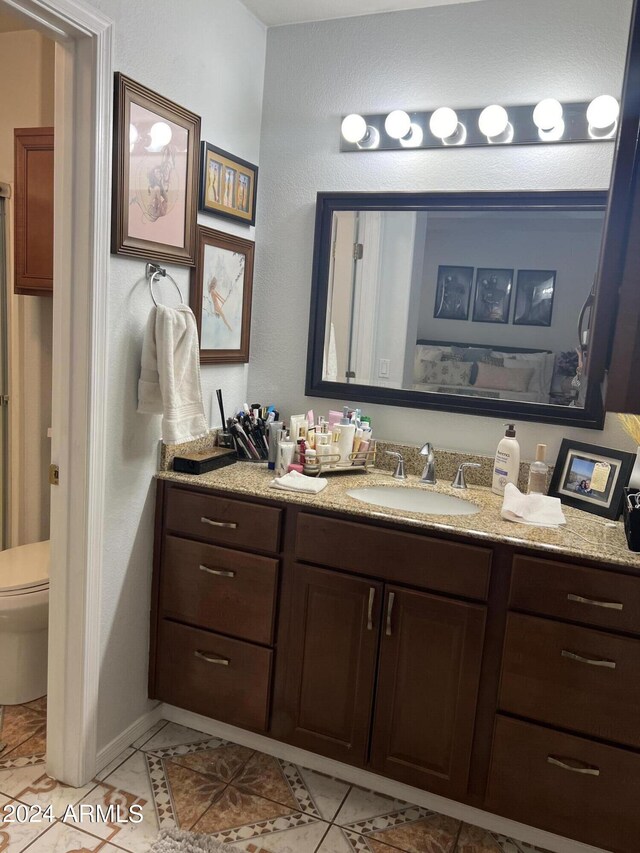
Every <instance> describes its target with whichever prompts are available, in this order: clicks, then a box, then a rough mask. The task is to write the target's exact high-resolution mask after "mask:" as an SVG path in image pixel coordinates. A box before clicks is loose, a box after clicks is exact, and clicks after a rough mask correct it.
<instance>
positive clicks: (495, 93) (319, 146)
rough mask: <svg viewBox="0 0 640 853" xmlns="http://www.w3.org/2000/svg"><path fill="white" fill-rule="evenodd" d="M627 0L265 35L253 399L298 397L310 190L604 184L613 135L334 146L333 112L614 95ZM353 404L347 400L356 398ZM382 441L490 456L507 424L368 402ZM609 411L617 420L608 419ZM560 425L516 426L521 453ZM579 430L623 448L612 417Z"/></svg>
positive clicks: (462, 10) (545, 2) (494, 5)
mask: <svg viewBox="0 0 640 853" xmlns="http://www.w3.org/2000/svg"><path fill="white" fill-rule="evenodd" d="M630 6H631V3H630V0H609V2H607V3H604V2H601V0H563V2H562V3H558V2H557V0H537V2H536V3H531V2H528V0H485V2H482V3H471V4H464V5H460V6H455V5H453V6H444V7H437V8H431V9H424V10H415V11H405V12H395V13H391V14H388V15H374V16H369V17H360V18H350V19H347V20H342V21H325V22H322V23H314V24H300V25H295V26H289V27H279V28H275V29H271V30H269V34H268V47H267V70H266V78H265V98H264V105H263V125H262V147H261V152H260V163H261V167H260V171H261V176H260V187H259V193H258V194H259V201H258V231H259V235H260V237H259V244H258V253H257V260H256V282H255V295H254V323H253V347H252V358H251V368H250V373H249V396H251V397H252V398H261V399H263V400H264V399H267V398H268V399H269V400H270V401H271V400H273V401H277V402H278V403H279V404H280V407H281V409H282V410H284V411H285V412H292V411H294V410H296V411H303V410H304V411H306V410H307V409H308V408H309V407H314V409H315V410H316V411H324V410H326V409H328V408H329V406H330V404H331V401H329V400H322V399H319V398H315V399H312V398H305V397H304V375H305V363H306V350H307V323H308V315H309V295H310V282H311V265H312V250H313V229H314V209H315V196H316V192H317V191H319V190H325V191H331V190H354V191H355V190H365V191H366V190H370V191H377V190H410V189H413V190H513V189H531V190H534V189H602V188H606V187H607V186H608V184H609V176H610V166H611V154H612V150H613V146H612V145H610V144H602V145H566V146H559V147H557V148H552V147H549V148H544V147H542V146H539V147H528V148H527V147H514V148H495V149H491V148H480V149H468V150H460V149H457V150H452V149H448V150H442V151H440V150H438V151H427V152H424V151H415V152H408V151H403V152H374V153H371V154H341V153H340V152H339V126H340V116H341V115H343V114H345V113H349V112H353V111H356V112H365V113H366V112H385V111H387V110H390V109H392V108H394V107H406V108H408V109H421V108H423V109H427V108H429V107H435V106H438V105H449V106H452V107H454V108H455V107H463V106H473V105H478V104H480V105H482V104H486V103H489V102H491V101H493V100H495V99H497V100H499V101H501V102H503V103H507V104H508V103H516V104H517V103H530V102H536V101H537V100H538V99H540V98H542V97H548V96H551V95H553V96H555V97H558V98H559V99H561V100H562V99H567V100H589V99H590V98H592V97H593V96H594V95H596V94H599V93H601V92H610V93H612V94H614V95H617V94H619V92H620V86H621V80H622V73H623V68H624V55H625V50H626V41H627V30H628V23H629V14H630ZM351 402H356V401H351ZM367 409H368V410H369V411H370V413H371V414H372V416H373V418H374V432H375V434H377V435H378V436H380V437H385V438H396V439H400V440H404V441H414V442H419V441H423V440H425V439H427V438H428V439H430V440H431V441H433V442H434V443H435V445H436V447H442V448H448V449H452V450H456V449H460V450H462V449H464V450H474V451H477V452H481V453H493V452H494V451H495V447H496V444H497V441H498V439H499V437H500V436H501V434H502V431H503V430H502V426H501V421H499V420H496V419H491V418H482V419H481V418H476V417H473V416H461V415H446V414H438V413H435V412H430V411H428V410H414V409H399V408H393V407H386V406H367ZM609 420H611V419H609ZM567 432H568V430H567V429H566V428H559V427H557V428H551V427H549V426H547V425H537V424H530V425H523V426H522V429H521V431H520V436H521V440H522V444H523V451H524V453H525V455H527V454H531V453H532V451H533V448H534V445H535V443H536V442H537V441H542V440H544V441H547V442H548V444H549V445H550V447H551V451H552V452H555V450H556V449H557V447H558V446H559V443H560V440H561V438H562V436H563V435H564V434H566V433H567ZM580 433H582V434H583V437H586V439H587V440H592V441H602V443H605V444H606V443H607V442H609V443H611V444H619V445H620V446H622V441H623V440H621V433H620V432H619V430H618V429H617V427H616V425H615V424H613V423H611V424H610V425H609V423H608V425H607V429H606V430H605V433H604V434H601V433H593V432H591V431H575V432H574V434H575V435H576V436H578V435H580Z"/></svg>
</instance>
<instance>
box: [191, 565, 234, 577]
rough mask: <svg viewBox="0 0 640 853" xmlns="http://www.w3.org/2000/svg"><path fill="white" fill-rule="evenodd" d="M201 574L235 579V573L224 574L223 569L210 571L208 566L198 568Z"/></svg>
mask: <svg viewBox="0 0 640 853" xmlns="http://www.w3.org/2000/svg"><path fill="white" fill-rule="evenodd" d="M198 568H199V569H200V571H201V572H208V573H209V574H210V575H217V577H220V578H235V576H236V573H235V572H226V571H224V569H210V568H209V566H198Z"/></svg>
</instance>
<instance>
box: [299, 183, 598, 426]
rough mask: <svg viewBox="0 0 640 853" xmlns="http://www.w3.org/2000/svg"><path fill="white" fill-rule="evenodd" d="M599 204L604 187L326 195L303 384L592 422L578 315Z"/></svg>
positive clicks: (319, 391)
mask: <svg viewBox="0 0 640 853" xmlns="http://www.w3.org/2000/svg"><path fill="white" fill-rule="evenodd" d="M605 206H606V193H605V192H573V193H569V192H549V193H501V194H496V193H475V194H455V193H454V194H427V193H425V194H419V195H415V194H385V195H374V194H369V193H360V194H354V195H348V194H342V193H338V194H319V196H318V208H317V220H316V246H315V252H316V255H315V268H314V287H313V299H312V307H311V338H310V345H309V359H308V372H307V393H308V394H311V395H317V396H327V397H335V398H339V397H348V398H349V399H350V400H352V399H353V400H354V401H360V400H362V401H368V402H379V403H391V404H396V405H405V406H415V407H416V408H420V407H425V408H443V409H448V410H453V411H469V412H476V413H478V414H498V415H505V416H517V417H520V418H522V419H528V420H549V421H552V422H553V421H555V422H558V423H576V422H580V423H582V424H583V425H584V426H597V425H598V424H599V423H601V418H602V406H601V401H600V394H599V389H597V388H592V389H590V388H589V383H588V382H587V373H588V371H587V369H586V367H587V358H588V351H587V350H586V348H585V347H584V346H582V347H581V342H580V340H579V333H578V318H579V315H580V311H581V308H582V306H583V305H584V303H585V301H586V300H587V298H588V297H589V294H590V291H591V289H592V287H593V284H594V280H595V278H596V274H597V269H598V262H599V257H600V246H601V242H602V232H603V225H604V217H605ZM582 344H584V341H583V342H582ZM593 384H594V385H596V384H597V383H593ZM342 386H346V387H342Z"/></svg>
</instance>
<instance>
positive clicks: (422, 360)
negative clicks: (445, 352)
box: [413, 346, 442, 382]
mask: <svg viewBox="0 0 640 853" xmlns="http://www.w3.org/2000/svg"><path fill="white" fill-rule="evenodd" d="M441 358H442V353H441V352H440V351H439V350H434V349H432V347H423V346H417V347H416V352H415V356H414V358H413V381H414V382H424V379H423V376H424V366H425V364H430V363H435V362H438V361H440V359H441Z"/></svg>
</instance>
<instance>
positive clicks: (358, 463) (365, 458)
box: [304, 447, 376, 477]
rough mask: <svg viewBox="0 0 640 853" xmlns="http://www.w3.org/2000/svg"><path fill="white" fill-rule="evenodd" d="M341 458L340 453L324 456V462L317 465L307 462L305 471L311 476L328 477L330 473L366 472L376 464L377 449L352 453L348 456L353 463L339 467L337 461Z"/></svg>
mask: <svg viewBox="0 0 640 853" xmlns="http://www.w3.org/2000/svg"><path fill="white" fill-rule="evenodd" d="M316 458H317V457H316ZM340 458H341V457H340V454H339V453H332V454H330V455H327V456H323V457H322V462H321V463H319V464H317V465H313V466H311V465H309V464H308V463H307V464H306V465H305V467H304V473H305V474H306V475H307V476H309V477H326V476H327V475H328V474H366V473H367V471H368V470H369V469H370V468H373V466H374V464H375V461H376V449H375V447H373V448H372V449H371V450H365V451H356V452H355V453H350V454H349V456H348V457H347V458H348V459H349V461H350V463H351V464H350V465H341V466H340V467H337V466H336V463H337V462H339V461H340Z"/></svg>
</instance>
